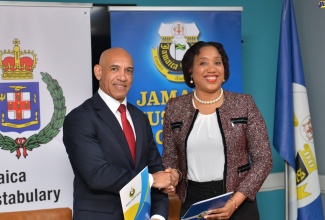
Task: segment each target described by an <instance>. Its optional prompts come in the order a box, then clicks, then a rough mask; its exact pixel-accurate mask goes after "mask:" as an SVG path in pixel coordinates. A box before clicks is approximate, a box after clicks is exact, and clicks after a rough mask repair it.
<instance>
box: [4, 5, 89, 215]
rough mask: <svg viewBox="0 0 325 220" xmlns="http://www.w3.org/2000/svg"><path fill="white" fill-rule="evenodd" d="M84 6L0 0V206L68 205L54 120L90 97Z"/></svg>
mask: <svg viewBox="0 0 325 220" xmlns="http://www.w3.org/2000/svg"><path fill="white" fill-rule="evenodd" d="M90 7H91V5H90V4H57V3H40V2H39V3H31V2H29V3H28V2H25V3H23V2H20V3H19V2H2V3H0V26H1V29H0V71H1V78H0V108H1V112H0V113H1V124H0V161H1V166H0V212H7V211H19V210H34V209H43V208H55V207H70V208H72V195H73V189H72V184H73V172H72V169H71V165H70V163H69V159H68V156H67V153H66V151H65V147H64V145H63V142H62V124H63V120H64V117H65V115H66V114H67V113H68V112H69V111H70V110H71V109H72V108H74V107H76V106H77V105H79V104H80V103H82V102H83V101H84V100H85V99H86V98H88V97H90V96H91V95H92V88H91V83H89V82H91V72H92V70H91V48H90V45H91V44H90V15H89V12H90Z"/></svg>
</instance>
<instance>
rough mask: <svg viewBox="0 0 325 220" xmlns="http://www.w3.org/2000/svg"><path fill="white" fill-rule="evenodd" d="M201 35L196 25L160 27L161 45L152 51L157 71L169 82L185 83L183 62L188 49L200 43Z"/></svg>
mask: <svg viewBox="0 0 325 220" xmlns="http://www.w3.org/2000/svg"><path fill="white" fill-rule="evenodd" d="M199 33H200V31H199V29H198V28H197V26H196V24H195V23H189V24H184V23H182V22H175V23H172V24H164V23H162V24H161V25H160V27H159V30H158V34H159V36H160V44H159V46H158V47H157V48H156V49H154V48H153V49H152V56H153V60H154V62H155V65H156V67H157V69H158V70H159V72H160V73H162V74H163V75H164V76H165V77H166V78H167V80H169V81H173V82H184V76H183V74H182V65H181V61H182V58H183V56H184V54H185V52H186V51H187V49H188V48H189V47H190V46H192V45H193V44H194V43H196V42H197V41H198V36H199Z"/></svg>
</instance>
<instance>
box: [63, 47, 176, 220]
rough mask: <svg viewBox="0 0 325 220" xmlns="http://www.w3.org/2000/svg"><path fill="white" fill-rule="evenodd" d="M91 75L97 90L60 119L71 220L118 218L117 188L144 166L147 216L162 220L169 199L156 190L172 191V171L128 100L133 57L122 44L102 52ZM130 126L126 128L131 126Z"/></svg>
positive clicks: (144, 120)
mask: <svg viewBox="0 0 325 220" xmlns="http://www.w3.org/2000/svg"><path fill="white" fill-rule="evenodd" d="M94 73H95V76H96V78H97V79H98V80H99V90H98V92H97V93H96V94H94V96H93V97H92V98H90V99H88V100H86V101H85V102H84V103H83V104H81V105H80V106H79V107H77V108H75V109H73V110H72V111H71V112H70V113H69V114H68V115H67V116H66V118H65V121H64V125H63V141H64V144H65V147H66V150H67V153H68V155H69V159H70V162H71V165H72V169H73V171H74V174H75V178H74V185H73V186H74V201H73V213H74V214H73V216H74V217H73V218H74V219H75V220H83V219H90V220H101V219H103V220H104V219H105V220H122V219H123V218H124V217H123V210H122V205H121V201H120V196H119V191H120V189H121V188H122V187H123V186H125V185H126V184H127V183H128V182H129V181H130V180H131V179H132V178H133V177H135V176H136V175H137V174H138V173H139V172H140V171H141V170H142V169H143V168H145V167H146V166H148V169H149V173H150V178H151V179H152V180H153V185H152V189H151V219H166V220H167V216H168V197H167V195H166V194H164V193H162V192H161V191H160V190H159V189H160V188H168V187H169V189H172V190H173V189H174V187H173V186H172V185H175V180H174V179H173V176H172V175H171V174H172V172H174V171H172V170H171V169H166V170H164V169H163V166H162V161H161V157H160V154H159V152H158V150H157V147H156V144H155V143H154V140H153V135H152V130H151V126H150V124H149V120H148V118H147V116H146V115H145V114H144V113H143V112H142V111H141V110H139V109H138V108H136V107H135V106H134V105H132V104H130V103H127V100H126V95H127V93H128V91H129V89H130V87H131V84H132V78H133V61H132V57H131V56H130V54H129V53H128V52H127V51H125V50H124V49H122V48H111V49H108V50H106V51H104V52H103V53H102V55H101V57H100V61H99V64H97V65H95V67H94ZM120 104H124V105H125V106H126V108H127V119H128V120H129V122H130V124H131V127H132V129H133V131H134V135H135V140H136V141H135V142H136V144H135V145H136V146H135V158H134V159H132V155H131V151H130V149H129V145H128V141H127V139H126V136H125V135H124V133H123V129H122V127H123V126H122V119H121V118H120V112H119V111H118V109H119V106H120ZM132 129H131V130H132Z"/></svg>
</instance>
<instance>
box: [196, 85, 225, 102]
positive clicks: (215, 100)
mask: <svg viewBox="0 0 325 220" xmlns="http://www.w3.org/2000/svg"><path fill="white" fill-rule="evenodd" d="M222 95H223V89H222V88H221V92H220V95H219V96H218V98H216V99H214V100H211V101H203V100H201V99H199V98H198V97H197V96H196V91H195V90H194V98H195V99H196V100H197V101H198V102H200V103H202V104H205V105H209V104H213V103H215V102H217V101H219V100H220V99H221V97H222Z"/></svg>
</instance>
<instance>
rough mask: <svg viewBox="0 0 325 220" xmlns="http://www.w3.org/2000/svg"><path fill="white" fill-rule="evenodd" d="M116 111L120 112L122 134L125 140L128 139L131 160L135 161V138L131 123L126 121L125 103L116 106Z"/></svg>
mask: <svg viewBox="0 0 325 220" xmlns="http://www.w3.org/2000/svg"><path fill="white" fill-rule="evenodd" d="M118 111H119V112H120V113H121V119H122V127H123V131H124V135H125V137H126V140H127V141H128V144H129V148H130V151H131V155H132V158H133V162H135V138H134V133H133V129H132V127H131V124H130V122H129V121H128V119H127V118H126V107H125V105H123V104H121V105H120V107H119V108H118Z"/></svg>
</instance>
